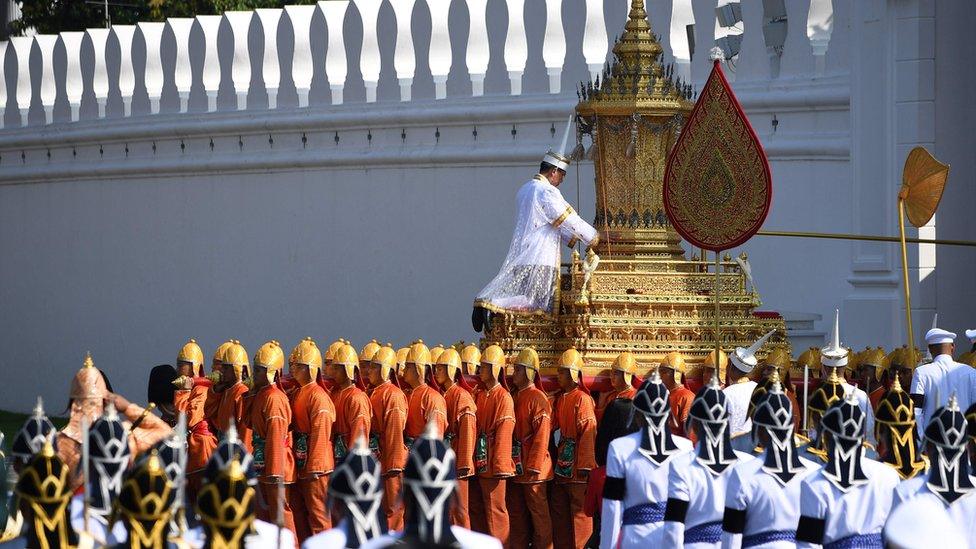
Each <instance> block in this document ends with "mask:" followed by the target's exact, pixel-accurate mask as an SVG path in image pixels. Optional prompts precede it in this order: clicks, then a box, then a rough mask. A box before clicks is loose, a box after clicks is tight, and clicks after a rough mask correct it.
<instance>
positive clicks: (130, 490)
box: [114, 450, 177, 549]
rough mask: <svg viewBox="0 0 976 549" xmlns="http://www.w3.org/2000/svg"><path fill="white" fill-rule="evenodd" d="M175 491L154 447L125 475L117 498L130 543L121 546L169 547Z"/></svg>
mask: <svg viewBox="0 0 976 549" xmlns="http://www.w3.org/2000/svg"><path fill="white" fill-rule="evenodd" d="M176 494H177V490H176V487H175V486H173V484H172V483H171V482H170V479H169V477H168V476H167V474H166V469H165V468H164V465H163V462H162V460H161V459H160V458H159V456H158V455H157V454H156V451H155V450H153V452H152V453H151V454H150V455H149V456H148V457H147V458H146V459H144V460H142V461H140V462H139V463H137V464H136V466H135V468H134V469H133V470H132V471H130V472H129V474H128V475H127V476H126V478H125V481H124V482H123V483H122V489H121V490H120V491H119V497H118V499H117V500H116V502H115V506H114V508H115V512H116V515H117V517H118V519H119V520H120V522H122V523H123V524H124V525H125V529H126V532H128V538H127V539H128V543H123V544H120V546H121V547H128V548H130V549H133V548H135V549H141V548H146V549H149V548H152V547H166V546H167V544H168V542H169V541H170V540H169V539H168V538H169V534H170V532H169V529H168V528H167V526H169V521H170V517H171V515H172V513H173V504H174V502H175V500H176Z"/></svg>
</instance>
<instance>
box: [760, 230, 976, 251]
mask: <svg viewBox="0 0 976 549" xmlns="http://www.w3.org/2000/svg"><path fill="white" fill-rule="evenodd" d="M756 235H758V236H790V237H796V238H828V239H832V240H866V241H868V242H898V243H902V242H911V243H913V244H936V245H941V246H972V247H976V242H974V241H972V240H948V239H945V238H904V239H902V238H900V237H895V236H875V235H865V234H847V233H817V232H806V231H759V232H757V233H756Z"/></svg>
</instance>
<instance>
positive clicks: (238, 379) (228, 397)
mask: <svg viewBox="0 0 976 549" xmlns="http://www.w3.org/2000/svg"><path fill="white" fill-rule="evenodd" d="M213 364H214V370H215V371H216V372H217V373H218V375H219V378H218V381H217V383H215V384H214V386H213V388H212V390H211V391H210V395H209V396H208V397H207V406H206V409H207V419H208V422H209V424H210V427H211V429H212V430H214V431H215V433H214V434H215V435H216V436H217V438H221V439H222V438H223V436H224V433H226V432H227V431H228V430H229V429H230V427H231V425H234V428H235V429H236V431H237V436H238V437H239V438H240V441H241V443H242V444H243V445H244V447H245V448H247V449H248V451H251V450H252V448H253V447H252V446H251V429H250V428H249V427H248V426H247V424H246V422H245V421H244V396H245V395H246V394H247V392H248V390H249V387H248V386H247V385H246V384H245V383H244V382H245V380H249V379H250V375H251V374H250V371H249V368H250V358H249V357H248V356H247V349H245V348H244V346H243V345H241V342H240V341H238V340H236V339H231V340H228V341H225V342H223V343H221V344H220V347H217V350H216V351H215V352H214V357H213Z"/></svg>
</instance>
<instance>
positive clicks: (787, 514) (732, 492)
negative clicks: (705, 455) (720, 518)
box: [722, 453, 818, 549]
mask: <svg viewBox="0 0 976 549" xmlns="http://www.w3.org/2000/svg"><path fill="white" fill-rule="evenodd" d="M765 457H766V456H765V453H763V454H761V455H760V456H759V457H758V458H756V459H754V460H750V461H747V462H745V463H740V464H739V465H736V466H735V470H734V471H732V477H731V478H730V479H729V484H728V486H727V487H726V492H725V506H726V507H728V508H730V509H738V510H740V511H745V512H746V522H745V528H744V529H743V532H742V535H739V534H732V533H730V532H722V548H723V549H728V548H738V547H742V546H743V542H744V541H745V540H746V539H747V538H749V536H754V535H757V534H765V533H768V532H783V531H786V532H795V531H796V525H797V523H799V521H800V487H801V485H802V484H803V480H804V479H806V478H807V477H809V476H810V475H812V474H813V473H815V472H817V470H818V468H817V465H816V464H815V463H813V462H812V461H810V460H808V459H806V458H804V457H800V464H801V465H802V466H803V467H805V470H803V471H797V473H796V474H795V475H793V478H791V479H790V481H789V482H787V483H786V485H785V486H784V485H783V484H780V481H779V480H777V479H776V478H775V477H773V476H772V475H770V474H769V473H767V472H765V471H764V470H763V469H762V467H763V463H764V462H765ZM753 547H762V548H766V549H771V548H782V549H787V548H793V547H796V542H794V541H773V542H770V543H765V544H761V545H753Z"/></svg>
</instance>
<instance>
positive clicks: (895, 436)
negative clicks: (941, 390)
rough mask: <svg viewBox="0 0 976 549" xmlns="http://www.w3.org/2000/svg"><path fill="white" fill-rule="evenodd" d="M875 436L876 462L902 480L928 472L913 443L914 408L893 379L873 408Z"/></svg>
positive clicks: (899, 383) (908, 396)
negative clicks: (888, 468)
mask: <svg viewBox="0 0 976 549" xmlns="http://www.w3.org/2000/svg"><path fill="white" fill-rule="evenodd" d="M874 419H875V424H874V429H875V431H874V435H875V438H876V439H877V441H878V447H877V448H878V461H881V462H883V463H887V464H888V465H890V466H891V467H892V468H894V470H895V471H896V472H897V473H898V475H899V476H900V477H901V478H902V480H907V479H910V478H913V477H915V476H916V475H918V474H919V473H922V472H924V471H925V470H926V469H928V464H927V463H926V462H925V460H924V459H922V457H921V456H920V455H919V452H918V449H917V446H916V443H915V442H916V441H915V405H914V403H913V402H912V398H911V396H910V395H909V394H908V392H907V391H905V390H903V389H902V386H901V381H900V379H899V378H898V376H895V377H894V379H893V380H892V382H891V387H890V388H889V389H887V390H886V391H885V393H884V395H883V396H882V397H881V400H880V401H878V405H877V407H876V408H875V409H874Z"/></svg>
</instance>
